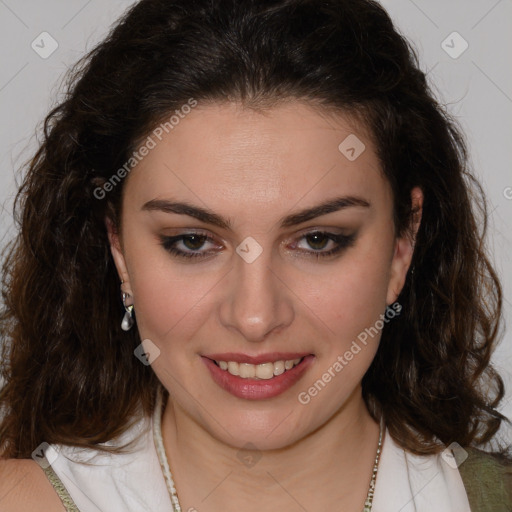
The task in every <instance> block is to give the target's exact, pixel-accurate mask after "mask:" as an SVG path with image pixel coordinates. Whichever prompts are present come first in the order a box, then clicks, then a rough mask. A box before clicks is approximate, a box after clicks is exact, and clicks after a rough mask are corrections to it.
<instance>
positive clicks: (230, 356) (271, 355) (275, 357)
mask: <svg viewBox="0 0 512 512" xmlns="http://www.w3.org/2000/svg"><path fill="white" fill-rule="evenodd" d="M307 355H310V354H309V353H307V352H268V353H267V354H260V355H258V356H249V355H247V354H239V353H235V352H224V353H222V354H210V355H204V356H203V357H207V358H208V359H212V360H214V361H226V362H228V361H234V362H235V363H249V364H262V363H273V362H275V361H291V360H292V359H302V358H303V357H305V356H307Z"/></svg>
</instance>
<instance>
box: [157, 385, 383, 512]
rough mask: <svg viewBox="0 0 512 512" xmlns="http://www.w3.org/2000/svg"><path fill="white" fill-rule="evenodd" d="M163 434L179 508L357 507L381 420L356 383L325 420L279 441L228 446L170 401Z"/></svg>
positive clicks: (204, 511)
mask: <svg viewBox="0 0 512 512" xmlns="http://www.w3.org/2000/svg"><path fill="white" fill-rule="evenodd" d="M162 438H163V442H164V447H165V451H166V453H167V454H168V460H169V465H170V468H171V472H172V475H173V479H174V482H175V484H176V489H177V493H178V498H179V500H180V504H181V508H182V510H189V509H191V510H195V509H197V510H200V511H201V512H217V511H221V510H222V511H223V512H228V511H235V510H236V511H239V510H244V511H247V512H249V511H252V510H254V511H256V510H258V511H261V510H267V511H278V510H279V511H281V510H297V511H299V510H304V509H305V510H308V511H316V510H326V509H333V510H347V511H349V510H354V511H356V510H357V511H360V510H362V508H363V505H364V502H365V499H366V495H367V492H368V488H369V485H370V479H371V475H372V470H373V466H374V462H375V455H376V451H377V445H378V438H379V424H378V423H377V422H375V420H373V418H372V417H371V416H370V414H369V412H368V409H367V408H366V405H365V403H364V401H363V399H362V395H361V388H360V386H359V387H358V388H356V390H355V391H354V393H353V394H352V395H351V396H350V397H349V399H348V400H347V401H346V403H345V404H344V405H343V407H342V408H341V409H340V410H338V412H337V413H336V414H335V415H334V416H333V417H331V418H330V419H329V420H328V421H327V422H326V423H325V424H324V425H322V426H321V427H319V428H318V429H316V430H315V431H314V432H311V433H309V434H308V435H306V436H305V437H303V438H302V439H300V440H299V441H297V442H295V443H294V444H292V445H289V446H286V447H284V448H280V449H275V450H267V451H262V452H259V451H244V450H240V448H238V447H233V446H230V445H228V444H226V443H224V442H222V441H221V440H219V439H217V438H216V437H214V436H212V435H211V434H210V433H209V432H208V431H207V430H206V429H205V428H204V427H203V426H202V425H199V424H198V423H197V422H196V421H194V419H193V418H191V417H190V416H189V415H187V414H186V413H185V412H184V411H183V410H181V409H180V408H179V407H178V406H177V405H176V404H175V403H173V401H172V400H169V401H168V403H167V405H166V407H165V410H164V413H163V416H162ZM383 441H384V439H383ZM251 507H252V508H251Z"/></svg>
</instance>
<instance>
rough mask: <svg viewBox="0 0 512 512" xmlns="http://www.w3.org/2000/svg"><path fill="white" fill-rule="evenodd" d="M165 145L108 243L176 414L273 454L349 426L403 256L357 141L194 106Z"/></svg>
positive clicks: (340, 131)
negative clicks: (339, 418) (345, 419)
mask: <svg viewBox="0 0 512 512" xmlns="http://www.w3.org/2000/svg"><path fill="white" fill-rule="evenodd" d="M160 132H162V130H160V131H158V132H153V134H151V137H152V139H153V141H154V143H155V144H153V143H151V142H150V143H149V144H147V146H148V147H149V146H154V147H152V149H149V151H148V154H147V155H146V156H145V157H144V158H143V159H142V161H141V162H140V163H138V164H137V165H136V166H135V168H134V169H133V170H132V172H131V174H130V175H129V177H128V178H127V181H126V183H125V184H124V185H125V190H124V198H123V211H122V229H121V233H120V238H119V239H118V238H117V236H116V235H115V234H113V233H112V232H110V235H111V244H112V251H113V255H114V258H115V261H116V265H117V268H118V271H119V274H120V276H121V278H122V279H123V280H124V281H125V286H126V287H127V289H128V290H129V291H130V292H131V294H132V296H133V300H134V309H135V312H136V320H137V327H138V329H139V331H140V336H141V339H143V340H150V343H148V342H147V341H146V342H144V343H145V346H146V348H149V352H150V354H151V356H150V357H155V355H157V354H158V355H157V357H156V358H155V360H154V362H153V363H152V367H153V369H154V371H155V373H156V374H157V376H158V377H159V379H160V381H161V382H162V383H163V384H164V386H165V387H166V388H167V389H168V390H169V392H170V395H171V400H172V403H173V405H174V410H175V411H176V412H175V413H176V414H182V415H184V417H187V418H188V419H189V420H191V421H193V422H194V423H195V424H196V425H199V426H200V427H201V428H202V429H204V430H206V431H208V432H209V433H210V434H211V435H213V436H214V437H216V438H217V439H220V440H223V441H224V442H226V443H228V444H230V445H232V446H238V447H241V446H244V445H245V444H246V443H247V441H248V440H251V442H252V443H253V444H255V445H256V446H257V447H258V448H260V449H271V448H278V447H283V446H287V445H289V444H291V443H293V442H295V441H297V440H299V439H301V438H303V437H305V436H306V435H308V434H309V433H311V432H312V431H314V430H315V429H317V428H318V427H320V426H322V425H324V424H325V423H326V422H328V421H329V420H331V419H332V418H334V417H335V415H336V413H338V412H339V411H340V410H342V408H344V410H347V411H351V410H352V411H356V410H357V408H360V407H361V403H362V400H361V394H360V391H361V388H360V383H361V379H362V378H363V375H364V374H365V372H366V370H367V369H368V367H369V366H370V364H371V361H372V359H373V357H374V355H375V353H376V351H377V348H378V343H379V339H380V330H379V327H380V328H381V327H382V325H383V322H382V319H383V318H384V316H383V315H384V314H385V312H386V306H387V305H391V304H392V303H393V302H394V301H395V300H396V298H397V296H398V294H399V292H400V290H401V288H402V286H403V283H404V280H405V275H406V273H407V269H408V266H409V264H410V259H411V256H412V247H411V244H410V243H409V240H408V239H406V238H404V239H397V238H395V233H394V227H393V222H392V195H391V189H390V186H389V184H388V183H387V181H385V179H384V178H383V177H382V174H381V170H380V167H379V162H378V159H377V157H376V154H375V149H374V147H373V145H372V143H371V141H370V140H369V139H368V138H367V136H366V135H365V133H364V131H362V130H361V129H358V127H357V126H354V125H351V124H349V122H348V119H347V118H344V117H343V116H341V115H340V116H338V117H337V118H334V117H332V116H329V117H326V116H325V115H322V114H320V113H319V111H318V110H315V109H313V108H312V107H310V106H307V105H305V104H303V103H299V102H293V103H289V104H286V105H282V106H278V107H274V108H272V109H271V110H268V111H266V112H265V113H264V114H262V113H258V112H255V111H252V110H245V109H243V108H242V107H241V106H240V105H239V104H235V103H226V104H213V105H208V106H201V105H199V106H197V107H196V108H195V109H192V111H191V112H190V113H188V114H187V115H186V116H183V118H181V119H180V121H179V123H178V124H175V125H174V128H173V129H172V130H169V132H168V133H166V132H165V130H163V134H162V133H160ZM155 133H158V134H159V136H158V137H157V136H155ZM347 137H349V138H348V139H347ZM356 137H357V138H356ZM159 139H161V140H159ZM340 144H341V146H340ZM362 144H364V146H363V145H362ZM361 151H362V152H361ZM415 197H416V199H418V197H419V196H415ZM419 199H420V200H421V198H419ZM335 202H337V203H336V204H335V205H334V203H335ZM176 203H186V205H188V208H189V210H188V214H185V213H184V209H183V207H180V206H179V205H177V204H176ZM327 203H331V204H332V205H334V206H333V207H332V208H325V209H324V210H323V211H322V210H321V209H320V210H318V211H315V208H318V207H320V206H321V205H325V204H327ZM180 211H181V213H176V212H180ZM205 211H207V212H208V215H206V213H202V214H201V218H198V217H199V215H197V216H196V215H194V214H193V213H194V212H198V213H199V212H205ZM305 212H309V213H305ZM315 233H316V234H315ZM180 237H181V238H180ZM388 321H393V320H388ZM365 333H366V336H365ZM363 340H364V342H363ZM155 347H157V349H155ZM357 347H359V350H358V349H357ZM158 351H159V353H158ZM303 357H304V358H303ZM302 358H303V359H302ZM297 359H300V360H301V362H300V363H299V364H297V365H296V366H294V367H293V368H290V369H287V368H288V367H289V366H291V364H293V362H292V363H291V362H290V361H293V360H297ZM214 360H216V361H217V363H215V362H214ZM220 361H224V363H220ZM286 361H288V362H286ZM251 362H252V363H258V364H249V363H251ZM225 363H228V369H227V370H226V369H224V368H225V367H226V364H225ZM283 363H284V364H283ZM141 364H142V363H141ZM259 365H261V366H259ZM285 370H286V371H285ZM237 372H238V373H241V374H242V376H240V375H239V376H236V375H232V373H234V374H236V373H237ZM244 376H245V377H244ZM258 376H259V378H255V377H258ZM269 377H270V378H269ZM315 383H316V385H315ZM359 410H360V409H359Z"/></svg>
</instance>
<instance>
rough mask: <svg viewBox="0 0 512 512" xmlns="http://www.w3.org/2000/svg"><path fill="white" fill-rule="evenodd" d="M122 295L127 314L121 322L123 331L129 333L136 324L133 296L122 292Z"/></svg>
mask: <svg viewBox="0 0 512 512" xmlns="http://www.w3.org/2000/svg"><path fill="white" fill-rule="evenodd" d="M122 295H123V306H124V309H125V314H124V317H123V320H122V322H121V329H123V331H129V330H130V329H131V328H132V327H133V324H134V323H135V320H134V319H133V300H132V297H131V295H130V294H129V293H127V292H125V291H123V292H122Z"/></svg>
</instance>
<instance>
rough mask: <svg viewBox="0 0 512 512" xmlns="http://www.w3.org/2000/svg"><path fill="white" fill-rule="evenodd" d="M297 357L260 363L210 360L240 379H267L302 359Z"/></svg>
mask: <svg viewBox="0 0 512 512" xmlns="http://www.w3.org/2000/svg"><path fill="white" fill-rule="evenodd" d="M303 359H304V357H300V358H297V359H287V360H279V361H273V362H267V363H261V364H251V363H237V362H236V361H216V360H212V361H213V362H214V363H215V364H216V365H217V366H218V367H219V368H220V369H221V370H224V371H225V372H227V373H230V374H231V375H234V376H236V377H240V378H242V379H254V380H269V379H272V378H274V377H277V376H278V375H282V374H283V373H286V372H287V371H289V370H291V369H292V368H294V367H295V366H297V365H298V364H300V363H301V362H302V361H303Z"/></svg>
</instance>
